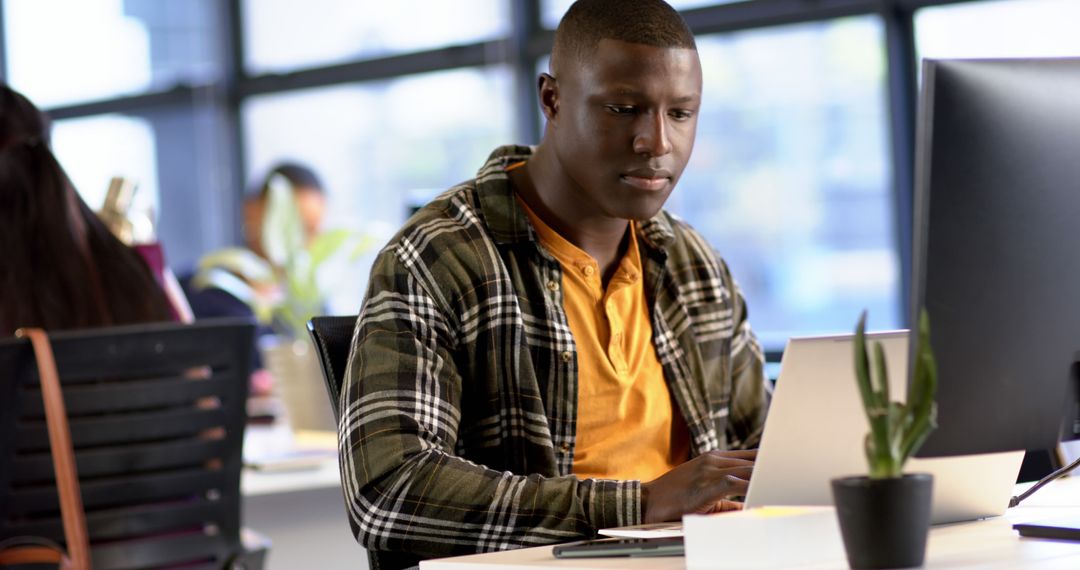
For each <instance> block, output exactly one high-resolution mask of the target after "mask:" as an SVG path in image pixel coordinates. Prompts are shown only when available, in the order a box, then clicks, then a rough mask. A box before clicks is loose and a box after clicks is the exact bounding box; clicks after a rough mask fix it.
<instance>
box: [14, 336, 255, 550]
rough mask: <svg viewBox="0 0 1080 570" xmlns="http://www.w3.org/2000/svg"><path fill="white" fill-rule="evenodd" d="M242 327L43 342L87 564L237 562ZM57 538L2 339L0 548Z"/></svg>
mask: <svg viewBox="0 0 1080 570" xmlns="http://www.w3.org/2000/svg"><path fill="white" fill-rule="evenodd" d="M253 334H254V327H253V325H252V324H250V323H248V322H246V321H237V320H222V321H217V322H214V321H206V322H205V323H199V324H194V325H181V324H175V323H159V324H150V325H136V326H124V327H110V328H99V329H87V330H81V331H69V332H57V333H53V334H51V335H50V337H51V339H52V346H53V352H54V354H55V357H56V365H57V370H58V371H59V375H60V383H61V386H62V387H63V392H64V403H65V405H66V407H67V412H68V418H69V423H70V427H71V439H72V444H73V446H74V449H75V462H76V465H77V468H78V472H79V486H80V488H81V491H82V498H83V505H84V507H85V510H86V523H87V530H88V533H89V535H90V546H91V553H92V557H93V562H94V566H95V568H99V569H101V568H145V567H157V566H173V565H184V567H185V568H187V567H189V566H190V567H196V568H198V567H205V568H222V567H224V566H226V565H227V564H228V562H229V560H230V559H232V558H233V557H235V556H237V555H240V554H241V553H242V547H241V541H240V468H241V462H242V446H243V438H244V425H245V421H246V417H247V416H246V413H245V402H246V399H247V393H248V382H249V375H250V372H251V351H252V350H253V345H254V341H253ZM13 536H43V537H47V538H51V539H52V540H55V541H56V542H58V543H62V542H63V537H64V533H63V524H62V522H61V519H60V513H59V507H58V501H57V493H56V487H55V481H54V476H53V468H52V460H51V458H50V456H49V440H48V435H47V432H46V426H45V419H44V412H43V407H42V401H41V390H40V384H39V382H38V373H37V367H36V365H35V362H34V355H33V351H32V349H31V347H30V342H29V341H28V340H25V339H5V340H0V540H3V539H5V538H8V537H13Z"/></svg>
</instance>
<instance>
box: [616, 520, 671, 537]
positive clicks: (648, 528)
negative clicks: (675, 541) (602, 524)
mask: <svg viewBox="0 0 1080 570" xmlns="http://www.w3.org/2000/svg"><path fill="white" fill-rule="evenodd" d="M598 532H599V533H600V534H602V535H604V536H614V537H616V538H667V537H673V536H682V535H683V528H682V522H662V523H649V524H637V525H633V526H618V527H614V528H602V529H600V530H599V531H598Z"/></svg>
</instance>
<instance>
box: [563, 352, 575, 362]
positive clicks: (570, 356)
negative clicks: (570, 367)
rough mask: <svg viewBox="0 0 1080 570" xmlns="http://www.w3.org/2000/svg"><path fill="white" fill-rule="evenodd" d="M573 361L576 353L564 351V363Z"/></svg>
mask: <svg viewBox="0 0 1080 570" xmlns="http://www.w3.org/2000/svg"><path fill="white" fill-rule="evenodd" d="M573 359H574V353H572V352H570V351H569V350H565V351H563V353H562V361H563V362H570V361H571V360H573Z"/></svg>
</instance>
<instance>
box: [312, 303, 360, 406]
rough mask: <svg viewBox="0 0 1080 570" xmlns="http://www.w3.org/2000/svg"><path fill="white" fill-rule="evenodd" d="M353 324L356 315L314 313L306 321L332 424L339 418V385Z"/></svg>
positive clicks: (350, 345)
mask: <svg viewBox="0 0 1080 570" xmlns="http://www.w3.org/2000/svg"><path fill="white" fill-rule="evenodd" d="M355 327H356V315H353V316H346V317H329V316H328V317H313V318H312V319H311V320H310V321H308V325H307V329H308V333H309V334H310V335H311V341H312V342H313V343H314V344H315V351H316V352H317V353H318V354H319V367H320V368H322V374H323V380H324V381H325V382H326V395H327V396H329V397H330V407H331V408H333V410H334V424H335V425H336V424H337V422H338V421H339V420H340V419H341V418H340V417H339V416H340V415H341V411H340V410H339V409H338V397H339V396H341V385H342V383H343V382H344V381H345V366H346V365H347V364H348V363H349V349H350V348H351V347H352V335H353V329H354V328H355Z"/></svg>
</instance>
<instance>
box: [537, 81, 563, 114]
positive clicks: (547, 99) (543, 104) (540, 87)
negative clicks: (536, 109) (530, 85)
mask: <svg viewBox="0 0 1080 570" xmlns="http://www.w3.org/2000/svg"><path fill="white" fill-rule="evenodd" d="M536 87H537V93H538V95H539V96H540V110H541V111H543V113H544V118H546V119H547V120H548V122H551V121H554V120H555V117H556V116H557V115H558V113H559V84H558V82H557V81H555V78H554V77H552V76H551V75H549V74H547V73H541V74H540V78H539V79H538V80H537V82H536Z"/></svg>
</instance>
